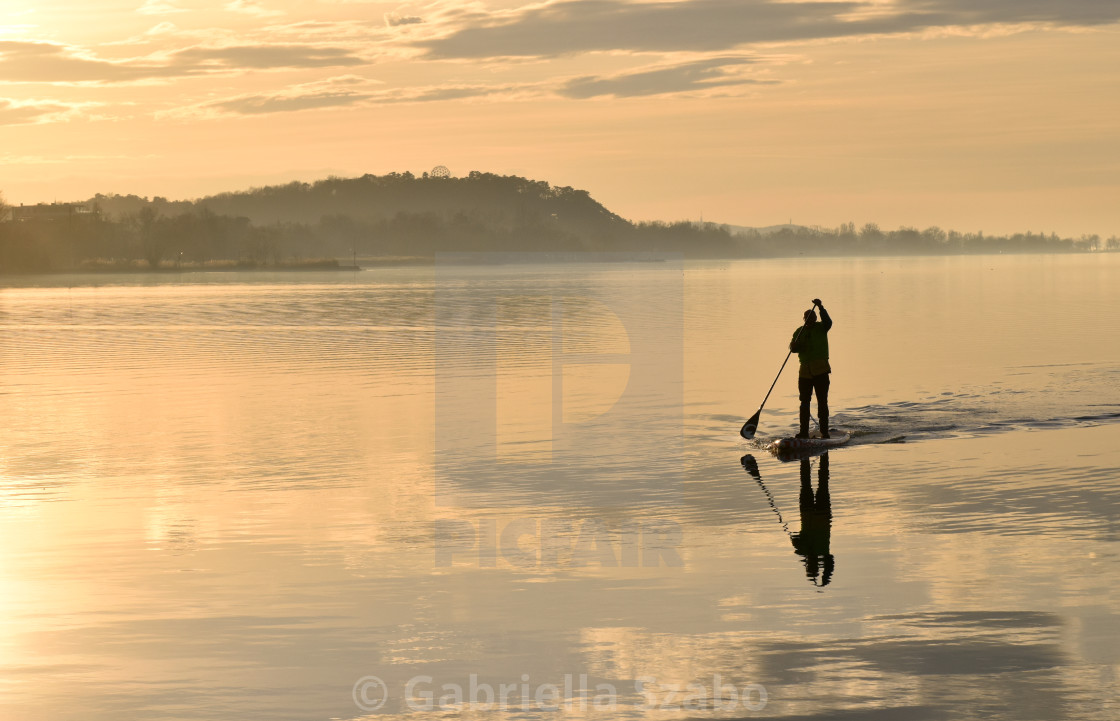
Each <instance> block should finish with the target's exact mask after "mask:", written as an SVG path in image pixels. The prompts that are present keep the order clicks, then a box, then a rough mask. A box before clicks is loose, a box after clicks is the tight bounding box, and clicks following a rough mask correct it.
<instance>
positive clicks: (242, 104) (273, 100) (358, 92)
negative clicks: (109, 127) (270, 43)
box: [164, 76, 523, 118]
mask: <svg viewBox="0 0 1120 721" xmlns="http://www.w3.org/2000/svg"><path fill="white" fill-rule="evenodd" d="M375 85H380V83H376V82H374V81H370V80H368V79H366V78H359V77H356V76H341V77H337V78H330V79H328V80H325V81H321V82H315V83H306V84H303V85H296V86H293V87H291V88H288V89H286V90H283V91H280V92H277V93H272V94H253V95H239V96H236V97H232V98H224V99H222V100H214V101H209V102H206V103H201V104H198V105H196V106H194V107H190V108H185V109H180V110H176V111H172V112H169V113H165V114H164V115H165V116H167V117H179V118H197V117H211V118H212V117H219V116H223V115H242V116H252V115H267V114H273V113H290V112H297V111H302V110H319V109H324V108H342V107H353V106H365V105H388V104H401V103H430V102H439V101H448V100H465V99H469V98H483V97H492V96H498V95H508V94H510V93H512V92H517V91H519V90H522V89H523V88H520V87H518V86H500V87H496V86H486V85H450V86H429V87H420V88H408V89H392V90H374V89H373V86H375Z"/></svg>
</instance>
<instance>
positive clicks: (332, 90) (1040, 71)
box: [0, 0, 1120, 237]
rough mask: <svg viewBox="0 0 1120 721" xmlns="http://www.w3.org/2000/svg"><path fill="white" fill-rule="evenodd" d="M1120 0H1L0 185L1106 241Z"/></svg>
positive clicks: (68, 192) (63, 197)
mask: <svg viewBox="0 0 1120 721" xmlns="http://www.w3.org/2000/svg"><path fill="white" fill-rule="evenodd" d="M1118 119H1120V2H1118V1H1117V0H1062V1H1060V2H1058V1H1056V0H969V1H966V0H839V1H831V0H824V1H810V2H791V1H788V0H655V1H647V0H560V1H557V2H543V3H541V2H538V3H523V2H519V1H518V0H497V1H489V0H478V1H471V2H459V1H455V0H446V1H441V0H437V1H435V2H415V3H412V2H402V3H382V2H365V1H364V0H302V1H298V2H297V1H289V0H228V1H225V2H193V1H192V0H81V1H80V2H79V1H76V0H75V1H71V2H51V1H45V0H34V2H32V1H30V0H27V1H25V0H0V193H2V194H3V197H4V199H5V200H6V201H7V202H9V203H34V202H42V201H71V200H81V199H86V198H89V197H91V196H92V195H94V194H95V193H120V194H127V193H135V194H137V195H142V196H157V195H159V196H165V197H168V198H172V199H183V198H196V197H200V196H203V195H207V194H212V193H217V192H223V191H229V190H239V189H245V188H249V187H256V186H261V185H266V184H273V183H282V182H289V181H292V180H302V181H308V182H310V181H314V180H317V179H320V178H324V177H326V176H328V175H337V176H344V177H349V176H358V175H362V174H365V173H373V174H384V173H389V172H394V171H395V172H404V171H406V170H407V171H411V172H413V173H415V174H420V173H422V172H424V171H426V170H430V169H431V168H432V167H434V166H437V165H444V166H446V167H447V168H449V169H450V171H451V173H452V174H453V175H457V176H458V175H466V174H467V173H468V172H470V171H472V170H479V171H483V172H493V173H500V174H517V175H523V176H526V177H529V178H533V179H536V180H544V181H548V182H550V183H553V184H554V185H570V186H573V187H577V188H582V189H586V190H588V191H589V192H590V193H591V195H592V197H594V198H595V199H596V200H598V201H600V202H601V203H603V204H604V205H606V206H607V207H608V208H609V209H611V210H612V211H614V212H616V213H618V214H620V215H622V216H624V217H627V218H630V219H632V220H667V221H673V220H683V219H689V220H698V219H700V218H703V219H704V220H707V221H715V222H720V223H731V224H736V225H748V226H766V225H772V224H777V223H785V222H791V221H792V222H794V223H798V224H804V225H822V226H827V227H834V226H837V225H839V224H840V223H846V222H854V223H856V224H857V225H862V224H864V223H866V222H876V223H878V224H879V225H880V226H881V227H883V228H895V227H899V226H912V227H919V228H925V227H929V226H934V225H936V226H940V227H942V228H946V229H950V228H951V229H957V230H962V231H977V230H982V231H984V232H988V233H1005V232H1014V231H1027V230H1030V231H1035V232H1038V231H1045V232H1051V231H1053V232H1058V233H1059V234H1062V235H1074V236H1076V235H1079V234H1083V233H1097V234H1100V235H1102V236H1104V237H1107V236H1109V235H1113V234H1120V122H1118Z"/></svg>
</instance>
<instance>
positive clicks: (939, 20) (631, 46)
mask: <svg viewBox="0 0 1120 721" xmlns="http://www.w3.org/2000/svg"><path fill="white" fill-rule="evenodd" d="M1118 21H1120V3H1117V2H1115V1H1114V0H1068V1H1063V2H1060V3H1058V2H1050V1H1049V0H895V1H894V2H892V3H889V4H884V3H881V2H877V1H876V0H841V1H839V2H829V1H823V2H821V1H811V0H810V1H808V2H787V1H785V0H659V1H657V2H631V1H629V0H559V1H558V2H547V3H544V4H540V5H531V6H527V7H522V8H518V9H515V10H510V11H498V12H493V13H488V14H479V13H477V12H473V13H469V14H465V15H463V16H461V17H460V18H459V19H458V21H457V25H456V26H455V27H453V29H452V30H451V31H450V32H449V33H447V34H445V35H443V36H441V37H435V38H427V39H424V40H419V41H417V42H416V43H415V45H416V47H419V48H422V49H424V50H425V51H427V53H428V54H429V55H430V56H432V57H436V58H488V57H549V56H556V55H564V54H570V53H577V52H588V51H612V50H628V51H639V52H672V51H694V52H724V51H727V50H729V49H732V48H736V47H741V46H744V45H750V44H757V43H773V42H789V41H805V40H817V39H825V38H838V37H853V36H866V35H884V34H893V33H905V32H915V31H920V30H926V29H929V28H941V27H953V26H962V25H978V24H992V23H1045V24H1050V25H1075V26H1087V25H1100V24H1105V23H1114V22H1118Z"/></svg>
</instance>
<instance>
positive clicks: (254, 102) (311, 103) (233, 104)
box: [206, 90, 369, 115]
mask: <svg viewBox="0 0 1120 721" xmlns="http://www.w3.org/2000/svg"><path fill="white" fill-rule="evenodd" d="M368 98H369V96H368V95H364V94H362V93H355V92H350V91H346V90H334V91H332V90H323V91H320V92H315V93H306V94H303V95H247V96H244V97H240V98H231V99H229V100H223V101H220V102H216V103H209V104H208V105H207V106H206V107H207V108H211V109H214V110H219V111H221V112H223V113H227V114H232V115H264V114H268V113H287V112H292V111H294V110H310V109H313V108H335V107H339V106H346V105H354V104H355V103H359V102H362V101H364V100H366V99H368Z"/></svg>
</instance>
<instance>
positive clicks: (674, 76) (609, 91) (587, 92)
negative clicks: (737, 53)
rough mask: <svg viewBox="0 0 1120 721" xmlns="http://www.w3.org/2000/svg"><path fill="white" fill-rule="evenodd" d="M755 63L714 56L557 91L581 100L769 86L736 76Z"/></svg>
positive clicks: (577, 81) (573, 83)
mask: <svg viewBox="0 0 1120 721" xmlns="http://www.w3.org/2000/svg"><path fill="white" fill-rule="evenodd" d="M756 62H757V59H756V58H752V57H716V58H707V59H705V60H698V61H694V62H690V63H684V64H681V65H673V66H669V67H659V68H652V69H647V70H639V71H637V72H629V73H622V74H618V75H611V76H586V77H580V78H574V79H572V80H569V81H568V82H566V83H565V84H564V85H563V86H562V87H560V88H559V89H558V90H557V92H558V93H559V94H560V95H562V96H564V97H566V98H575V99H584V98H595V97H601V96H604V95H610V96H613V97H616V98H630V97H639V96H646V95H665V94H669V93H683V92H691V91H698V90H710V89H713V88H719V87H728V86H734V85H773V84H776V83H777V81H776V80H759V79H756V78H751V77H746V76H744V75H742V74H737V73H736V72H735V70H736V69H738V68H740V67H742V66H743V65H751V64H754V63H756Z"/></svg>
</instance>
